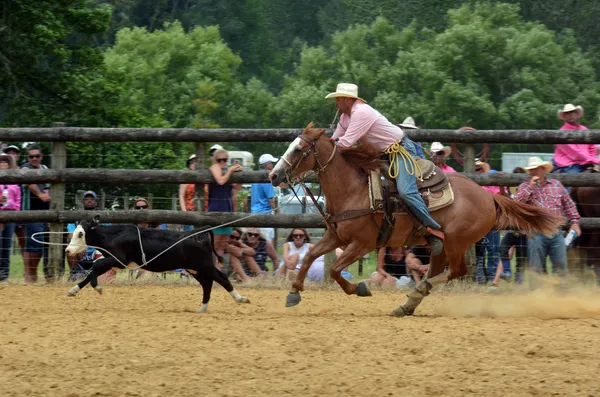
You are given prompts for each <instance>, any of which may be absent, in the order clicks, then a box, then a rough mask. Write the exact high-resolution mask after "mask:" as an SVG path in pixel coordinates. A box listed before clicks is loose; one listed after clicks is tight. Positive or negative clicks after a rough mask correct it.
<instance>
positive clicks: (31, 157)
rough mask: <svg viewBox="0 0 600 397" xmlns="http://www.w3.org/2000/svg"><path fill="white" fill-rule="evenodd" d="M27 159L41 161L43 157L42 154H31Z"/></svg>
mask: <svg viewBox="0 0 600 397" xmlns="http://www.w3.org/2000/svg"><path fill="white" fill-rule="evenodd" d="M27 157H28V158H30V159H39V158H40V157H42V155H41V154H30V155H29V156H27Z"/></svg>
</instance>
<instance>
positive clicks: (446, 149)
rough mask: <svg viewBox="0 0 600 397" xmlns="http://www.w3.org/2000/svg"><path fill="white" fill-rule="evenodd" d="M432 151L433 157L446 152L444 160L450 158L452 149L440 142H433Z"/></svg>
mask: <svg viewBox="0 0 600 397" xmlns="http://www.w3.org/2000/svg"><path fill="white" fill-rule="evenodd" d="M430 151H431V155H432V156H433V155H434V154H437V153H439V152H444V155H443V156H442V158H446V157H448V156H450V153H451V152H452V149H450V146H444V145H442V144H441V143H440V142H432V143H431V149H430Z"/></svg>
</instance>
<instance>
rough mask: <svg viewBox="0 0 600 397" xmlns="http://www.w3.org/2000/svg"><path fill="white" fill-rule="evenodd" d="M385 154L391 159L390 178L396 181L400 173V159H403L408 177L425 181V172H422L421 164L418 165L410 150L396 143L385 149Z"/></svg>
mask: <svg viewBox="0 0 600 397" xmlns="http://www.w3.org/2000/svg"><path fill="white" fill-rule="evenodd" d="M384 153H385V154H387V155H388V158H389V159H390V168H389V175H390V178H392V179H396V178H397V177H398V174H399V173H400V168H399V167H400V164H399V163H400V159H399V157H401V158H402V160H403V162H404V169H405V170H406V172H407V173H408V175H414V176H415V177H416V178H417V179H419V180H423V171H421V167H419V164H417V161H416V160H415V159H414V157H413V156H412V155H411V154H410V153H409V152H408V150H406V149H405V148H404V146H402V143H400V142H396V143H394V144H392V145H391V146H390V147H388V148H387V149H385V152H384Z"/></svg>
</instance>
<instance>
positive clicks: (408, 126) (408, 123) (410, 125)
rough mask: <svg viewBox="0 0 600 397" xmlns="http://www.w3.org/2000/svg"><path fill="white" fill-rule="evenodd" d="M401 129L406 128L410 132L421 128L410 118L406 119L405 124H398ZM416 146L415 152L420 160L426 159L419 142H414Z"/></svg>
mask: <svg viewBox="0 0 600 397" xmlns="http://www.w3.org/2000/svg"><path fill="white" fill-rule="evenodd" d="M398 125H399V126H400V127H402V128H404V129H405V130H407V129H409V130H418V129H419V127H417V125H416V124H415V119H413V118H412V117H410V116H408V117H407V118H405V119H404V121H403V122H401V123H400V124H398ZM413 143H414V144H415V152H417V156H419V157H420V158H422V159H424V158H425V153H424V152H423V146H422V145H421V144H420V143H419V142H413Z"/></svg>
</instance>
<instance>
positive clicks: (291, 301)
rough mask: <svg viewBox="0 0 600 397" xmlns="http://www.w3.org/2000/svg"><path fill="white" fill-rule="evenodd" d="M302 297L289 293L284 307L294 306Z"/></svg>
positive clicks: (295, 293) (296, 293)
mask: <svg viewBox="0 0 600 397" xmlns="http://www.w3.org/2000/svg"><path fill="white" fill-rule="evenodd" d="M300 300H302V297H300V292H290V293H289V294H288V296H287V298H286V300H285V307H292V306H296V305H297V304H298V303H300Z"/></svg>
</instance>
